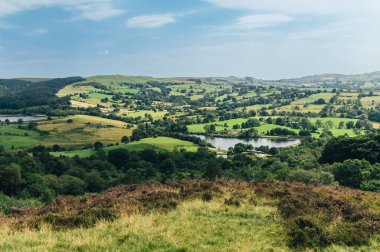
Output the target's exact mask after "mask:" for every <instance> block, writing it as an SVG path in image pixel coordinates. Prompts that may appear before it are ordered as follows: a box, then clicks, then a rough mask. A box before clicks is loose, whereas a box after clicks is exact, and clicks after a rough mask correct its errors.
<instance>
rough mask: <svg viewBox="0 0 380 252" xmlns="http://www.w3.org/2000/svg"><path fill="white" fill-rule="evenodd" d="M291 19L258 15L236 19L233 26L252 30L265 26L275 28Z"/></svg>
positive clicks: (272, 15) (286, 16)
mask: <svg viewBox="0 0 380 252" xmlns="http://www.w3.org/2000/svg"><path fill="white" fill-rule="evenodd" d="M291 20H292V18H291V17H290V16H288V15H283V14H259V15H248V16H243V17H241V18H239V19H238V21H237V22H236V23H235V24H234V25H233V26H234V27H235V28H240V29H253V28H260V27H267V26H275V25H278V24H282V23H287V22H290V21H291Z"/></svg>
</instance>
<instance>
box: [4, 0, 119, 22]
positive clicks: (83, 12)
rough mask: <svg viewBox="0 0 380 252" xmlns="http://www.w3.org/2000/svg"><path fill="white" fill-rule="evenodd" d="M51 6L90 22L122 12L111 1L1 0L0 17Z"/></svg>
mask: <svg viewBox="0 0 380 252" xmlns="http://www.w3.org/2000/svg"><path fill="white" fill-rule="evenodd" d="M52 6H61V7H63V8H65V9H68V10H71V11H74V12H79V13H80V16H81V17H83V18H87V19H90V20H103V19H106V18H110V17H113V16H117V15H120V14H122V13H123V12H124V11H123V10H121V9H117V8H116V7H115V6H114V4H113V0H97V1H93V0H1V1H0V17H1V16H7V15H11V14H14V13H17V12H21V11H27V10H33V9H38V8H43V7H52Z"/></svg>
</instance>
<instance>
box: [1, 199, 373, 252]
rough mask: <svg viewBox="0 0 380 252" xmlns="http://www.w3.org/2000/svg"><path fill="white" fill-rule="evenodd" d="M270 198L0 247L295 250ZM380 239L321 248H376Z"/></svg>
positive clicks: (21, 237)
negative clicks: (252, 202) (255, 202)
mask: <svg viewBox="0 0 380 252" xmlns="http://www.w3.org/2000/svg"><path fill="white" fill-rule="evenodd" d="M286 238H287V237H286V232H285V230H284V228H283V225H282V222H281V218H280V216H279V214H278V213H277V209H276V208H275V207H273V206H272V204H270V202H265V201H262V202H260V203H259V204H258V205H256V206H254V205H252V204H243V205H241V206H240V207H236V206H226V205H225V204H224V203H223V201H222V199H216V200H213V201H211V202H203V201H201V200H193V201H188V202H184V203H182V204H181V205H179V206H178V207H177V209H176V210H173V211H171V212H169V213H167V214H159V213H151V214H147V215H143V214H134V215H131V216H123V217H121V218H120V219H118V220H116V221H114V222H101V223H99V224H97V225H96V226H95V227H93V228H89V229H84V228H78V229H73V230H61V231H54V230H52V229H50V228H49V227H48V226H45V227H43V228H42V229H41V230H39V231H32V230H27V231H22V232H11V231H10V230H7V229H2V230H1V231H0V250H1V251H293V250H292V249H290V248H289V247H288V246H287V243H286ZM379 249H380V241H379V240H376V239H373V240H372V241H371V243H370V245H369V246H363V247H355V248H349V247H346V246H339V245H332V246H329V247H326V248H324V249H322V250H321V251H337V252H338V251H342V252H343V251H379Z"/></svg>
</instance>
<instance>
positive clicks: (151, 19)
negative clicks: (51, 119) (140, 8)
mask: <svg viewBox="0 0 380 252" xmlns="http://www.w3.org/2000/svg"><path fill="white" fill-rule="evenodd" d="M174 22H176V19H175V17H174V15H172V14H163V15H146V16H137V17H133V18H130V19H129V20H128V21H127V27H129V28H157V27H161V26H164V25H167V24H170V23H174Z"/></svg>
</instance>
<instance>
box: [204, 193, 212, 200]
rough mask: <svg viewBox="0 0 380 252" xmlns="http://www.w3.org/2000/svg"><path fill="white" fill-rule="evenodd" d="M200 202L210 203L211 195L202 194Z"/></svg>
mask: <svg viewBox="0 0 380 252" xmlns="http://www.w3.org/2000/svg"><path fill="white" fill-rule="evenodd" d="M202 200H203V201H204V202H208V201H211V200H212V194H211V193H209V192H205V193H204V194H202Z"/></svg>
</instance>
